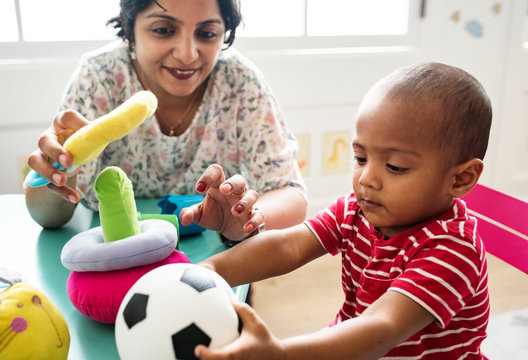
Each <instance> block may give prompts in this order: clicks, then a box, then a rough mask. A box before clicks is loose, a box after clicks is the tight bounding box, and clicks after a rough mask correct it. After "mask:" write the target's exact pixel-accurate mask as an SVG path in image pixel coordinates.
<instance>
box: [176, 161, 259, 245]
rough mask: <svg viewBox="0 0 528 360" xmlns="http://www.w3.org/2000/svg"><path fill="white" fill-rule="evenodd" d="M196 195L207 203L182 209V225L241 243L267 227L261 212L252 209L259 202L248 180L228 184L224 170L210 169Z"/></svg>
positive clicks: (204, 175) (235, 178)
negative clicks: (216, 231)
mask: <svg viewBox="0 0 528 360" xmlns="http://www.w3.org/2000/svg"><path fill="white" fill-rule="evenodd" d="M196 191H197V192H198V193H200V194H205V199H204V200H203V201H202V202H201V203H199V204H196V205H192V206H190V207H188V208H184V209H182V211H181V212H180V220H181V223H182V224H183V225H184V226H186V225H189V224H190V223H192V222H194V223H196V224H198V225H200V226H203V227H205V228H207V229H210V230H218V231H220V232H221V233H222V234H223V235H224V236H225V237H227V238H228V239H230V240H241V239H243V238H245V237H247V236H248V235H249V234H250V233H251V232H253V231H254V230H255V229H257V227H258V226H259V225H260V224H262V223H264V216H263V215H262V212H260V211H255V210H254V209H253V206H254V205H255V203H256V202H257V200H258V194H257V192H256V191H254V190H248V189H247V184H246V180H245V179H244V178H243V177H242V176H241V175H235V176H233V177H231V178H229V179H228V180H225V175H224V171H223V169H222V167H221V166H220V165H217V164H213V165H210V166H209V167H208V168H207V169H206V170H205V172H204V173H203V174H202V176H201V177H200V179H199V180H198V183H197V184H196Z"/></svg>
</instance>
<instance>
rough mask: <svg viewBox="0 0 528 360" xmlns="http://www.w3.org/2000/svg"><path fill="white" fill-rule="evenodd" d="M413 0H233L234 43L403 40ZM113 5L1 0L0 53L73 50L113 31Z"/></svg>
mask: <svg viewBox="0 0 528 360" xmlns="http://www.w3.org/2000/svg"><path fill="white" fill-rule="evenodd" d="M418 3H419V0H368V1H366V0H241V6H242V14H243V18H244V23H243V24H242V26H241V27H240V28H239V30H238V31H237V40H236V42H235V46H237V47H241V48H243V49H244V51H269V50H279V51H283V50H294V51H295V50H303V49H322V48H324V49H343V48H354V47H376V46H400V45H404V46H405V45H409V44H410V43H412V41H413V39H414V38H416V36H415V35H416V33H417V30H416V23H417V18H418V16H417V14H418V10H417V7H418V6H419V4H418ZM118 11H119V0H90V1H86V0H46V1H43V0H1V1H0V59H1V58H4V59H8V58H13V59H14V58H16V59H24V58H49V57H55V58H61V57H65V56H69V57H76V56H78V55H80V54H81V53H83V52H85V51H88V50H91V49H93V48H95V47H98V46H101V45H103V44H104V43H106V42H107V41H108V40H110V39H114V38H115V31H114V29H112V28H109V27H107V26H106V21H107V20H108V19H109V18H111V17H113V16H115V15H117V14H118ZM43 14H45V16H43ZM410 14H416V16H410ZM51 42H53V46H50V45H51V44H50V43H51Z"/></svg>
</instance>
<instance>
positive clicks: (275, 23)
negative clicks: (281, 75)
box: [240, 0, 409, 37]
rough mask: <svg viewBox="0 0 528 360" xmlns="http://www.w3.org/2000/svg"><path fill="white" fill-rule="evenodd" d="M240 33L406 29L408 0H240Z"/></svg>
mask: <svg viewBox="0 0 528 360" xmlns="http://www.w3.org/2000/svg"><path fill="white" fill-rule="evenodd" d="M242 14H243V17H244V27H243V28H242V29H241V31H240V34H241V36H247V37H273V36H304V35H306V36H354V35H355V36H358V35H359V36H364V35H404V34H406V33H407V25H408V14H409V0H368V1H365V0H288V1H283V0H266V1H265V2H264V1H262V0H242Z"/></svg>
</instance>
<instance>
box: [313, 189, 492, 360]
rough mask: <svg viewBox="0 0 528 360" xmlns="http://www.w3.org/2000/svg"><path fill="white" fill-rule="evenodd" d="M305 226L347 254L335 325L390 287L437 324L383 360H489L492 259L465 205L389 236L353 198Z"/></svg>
mask: <svg viewBox="0 0 528 360" xmlns="http://www.w3.org/2000/svg"><path fill="white" fill-rule="evenodd" d="M305 223H306V225H307V226H308V227H309V228H310V229H311V230H312V231H313V233H314V234H315V235H316V236H317V237H318V239H319V241H320V242H321V244H322V245H323V246H324V248H325V249H326V250H327V251H328V252H329V253H330V254H332V255H337V254H338V253H341V256H342V273H341V283H342V287H343V291H344V292H345V302H344V303H343V306H342V307H341V309H340V310H339V313H338V314H337V316H336V319H335V321H334V323H333V324H336V323H338V322H342V321H345V320H347V319H349V318H353V317H356V316H358V315H360V314H361V313H362V312H363V311H364V310H365V309H366V308H367V307H368V306H369V305H370V304H372V303H373V302H374V301H376V299H378V298H379V297H380V296H381V295H383V294H384V293H385V292H386V291H387V290H391V291H398V292H400V293H402V294H404V295H406V296H408V297H410V298H411V299H413V300H414V301H416V302H417V303H418V304H420V305H421V306H423V307H424V308H425V309H427V310H428V311H429V312H430V313H431V314H432V315H433V316H434V317H435V318H436V321H435V322H433V323H431V324H429V325H428V326H427V327H425V328H424V329H422V330H421V331H419V332H418V333H416V334H415V335H413V336H411V337H410V338H409V339H408V340H407V341H405V342H403V343H402V344H400V345H399V346H397V347H395V348H393V349H392V350H390V351H389V352H388V353H387V354H386V355H385V357H384V359H417V360H418V359H420V360H423V359H442V360H445V359H482V355H481V352H480V344H481V342H482V340H484V338H485V337H486V327H487V324H488V318H489V296H488V272H487V263H486V254H485V250H484V245H483V244H482V241H481V239H480V237H479V235H478V233H477V222H476V219H475V218H474V217H472V216H469V215H468V214H467V212H466V206H465V203H464V202H463V201H462V200H459V199H455V201H454V202H453V204H452V205H451V207H450V208H449V210H447V211H446V212H445V213H444V214H443V215H442V216H440V217H438V218H436V219H431V220H429V221H426V222H424V223H422V224H419V225H418V226H415V227H413V228H412V229H409V230H407V231H404V232H402V233H400V234H398V235H396V236H394V237H392V238H390V239H385V238H384V237H383V235H382V234H381V233H379V232H378V231H377V230H376V229H374V227H373V226H372V225H370V224H369V223H368V221H367V219H366V218H365V217H364V215H363V213H362V211H361V209H360V208H359V206H358V204H357V202H356V198H355V195H354V194H349V195H348V196H343V197H340V198H338V199H337V200H335V201H334V202H333V203H332V204H331V205H330V206H329V207H328V208H327V209H325V210H323V211H321V212H320V213H319V214H317V215H316V216H315V217H314V218H312V219H309V220H307V221H306V222H305ZM333 324H332V325H333Z"/></svg>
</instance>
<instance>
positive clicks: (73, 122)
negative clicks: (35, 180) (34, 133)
mask: <svg viewBox="0 0 528 360" xmlns="http://www.w3.org/2000/svg"><path fill="white" fill-rule="evenodd" d="M88 123H89V121H88V120H86V119H85V118H84V117H83V116H82V115H81V114H79V113H78V112H76V111H73V110H67V111H64V112H61V113H59V114H57V115H56V116H55V119H54V120H53V124H52V125H51V127H50V128H48V129H47V130H46V131H45V132H44V133H42V135H40V137H39V140H38V147H39V148H38V149H37V150H35V151H34V152H33V153H31V155H29V157H28V165H29V167H31V168H32V169H33V170H35V171H36V172H37V173H39V174H40V175H41V176H42V177H44V178H46V179H48V180H50V181H51V183H50V184H49V185H47V186H48V188H49V189H50V190H52V191H54V192H55V193H57V194H58V195H59V196H61V197H62V198H64V199H66V200H68V201H70V202H74V203H77V202H78V201H79V199H80V197H79V194H78V193H77V192H76V191H75V190H74V189H72V188H71V187H69V186H67V185H66V182H67V178H68V177H69V176H73V175H74V174H75V172H73V173H68V174H67V173H66V171H64V170H58V169H57V168H55V167H54V166H53V163H56V162H57V163H59V164H60V165H61V166H62V167H63V168H65V169H67V168H69V167H70V166H72V162H73V157H72V155H71V154H70V153H69V152H68V151H66V150H65V149H64V147H63V146H62V144H64V141H66V139H67V138H68V137H69V136H71V135H72V134H73V133H74V132H76V131H77V130H79V129H80V128H82V127H83V126H85V125H87V124H88Z"/></svg>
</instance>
